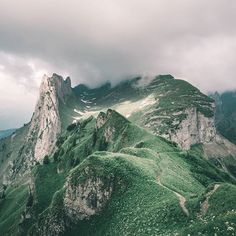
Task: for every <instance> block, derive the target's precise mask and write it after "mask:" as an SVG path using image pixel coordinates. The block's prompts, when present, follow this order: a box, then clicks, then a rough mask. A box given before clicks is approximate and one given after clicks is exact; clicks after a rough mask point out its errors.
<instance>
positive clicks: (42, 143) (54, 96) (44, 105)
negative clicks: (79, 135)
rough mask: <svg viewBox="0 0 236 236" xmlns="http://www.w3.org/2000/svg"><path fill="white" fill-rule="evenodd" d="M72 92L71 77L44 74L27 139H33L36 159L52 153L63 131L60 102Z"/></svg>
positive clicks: (33, 154) (63, 101)
mask: <svg viewBox="0 0 236 236" xmlns="http://www.w3.org/2000/svg"><path fill="white" fill-rule="evenodd" d="M71 93H72V90H71V82H70V79H69V78H67V79H66V81H64V80H63V78H62V77H60V76H58V75H56V74H53V76H52V77H51V78H50V77H47V76H44V77H43V80H42V84H41V86H40V96H39V100H38V102H37V105H36V108H35V112H34V114H33V117H32V120H31V124H30V129H29V133H28V136H27V141H28V142H30V141H33V143H34V145H35V147H34V149H33V152H32V156H33V158H34V159H35V160H36V161H40V160H42V158H43V157H44V156H45V155H47V154H50V153H51V152H52V150H53V149H54V147H55V142H56V140H57V137H58V135H59V134H60V133H61V120H60V114H59V103H60V102H62V103H65V102H66V98H67V97H68V96H69V95H70V94H71Z"/></svg>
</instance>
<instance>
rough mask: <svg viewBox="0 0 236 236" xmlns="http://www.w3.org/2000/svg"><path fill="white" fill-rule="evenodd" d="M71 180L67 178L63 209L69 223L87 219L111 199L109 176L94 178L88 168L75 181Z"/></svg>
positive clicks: (111, 182)
mask: <svg viewBox="0 0 236 236" xmlns="http://www.w3.org/2000/svg"><path fill="white" fill-rule="evenodd" d="M82 175H83V176H82ZM72 179H73V177H69V178H68V180H67V182H66V184H65V189H66V192H65V197H64V209H65V212H66V215H67V216H68V217H69V218H70V219H71V221H72V222H74V223H76V222H78V221H79V220H84V219H89V218H90V217H91V216H93V215H95V214H97V213H99V212H100V211H101V210H102V208H103V207H104V206H105V204H106V203H107V201H108V200H109V199H110V197H111V194H112V191H113V184H114V181H113V178H112V177H111V176H107V177H106V178H105V179H102V178H101V177H99V176H96V173H95V172H94V170H92V169H91V168H89V167H86V168H85V170H84V173H83V172H82V173H81V175H80V176H78V177H77V179H75V180H74V181H73V180H72ZM80 179H82V181H80ZM84 179H85V180H84ZM74 182H76V184H75V183H74Z"/></svg>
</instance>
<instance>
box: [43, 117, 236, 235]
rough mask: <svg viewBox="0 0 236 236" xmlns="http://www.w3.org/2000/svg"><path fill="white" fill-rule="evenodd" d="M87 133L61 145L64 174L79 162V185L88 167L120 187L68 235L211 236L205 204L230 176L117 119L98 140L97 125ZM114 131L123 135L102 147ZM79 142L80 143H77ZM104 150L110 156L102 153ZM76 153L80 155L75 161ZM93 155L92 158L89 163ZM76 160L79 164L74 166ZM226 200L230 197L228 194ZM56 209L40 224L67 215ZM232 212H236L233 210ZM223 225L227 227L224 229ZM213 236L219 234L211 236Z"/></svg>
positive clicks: (87, 128) (72, 133)
mask: <svg viewBox="0 0 236 236" xmlns="http://www.w3.org/2000/svg"><path fill="white" fill-rule="evenodd" d="M82 127H83V128H82V129H81V127H80V128H79V127H76V126H74V128H73V129H72V130H71V131H69V132H67V134H66V135H65V137H64V142H62V143H61V144H60V145H59V148H60V149H61V148H62V147H63V149H64V151H63V152H64V154H63V155H62V156H60V155H59V164H58V165H59V168H60V169H61V171H62V170H64V171H65V173H68V171H69V170H70V168H73V165H74V163H75V160H76V159H77V158H79V161H78V162H79V163H80V164H78V165H77V166H76V167H75V168H74V169H72V170H71V171H70V172H69V173H70V175H71V176H73V179H74V181H75V184H76V181H80V180H82V181H83V179H85V178H87V177H88V176H87V177H86V176H83V173H84V172H83V170H84V169H85V168H86V167H87V166H90V167H92V168H94V169H95V170H96V171H95V173H96V175H97V176H99V177H104V178H105V177H106V176H107V175H109V174H112V175H113V176H115V177H116V178H117V179H118V180H119V181H117V182H116V184H115V186H116V188H115V190H114V192H113V195H112V198H111V200H110V201H109V203H108V204H107V206H106V207H105V209H104V210H103V211H102V212H101V214H99V215H97V216H94V217H92V218H91V219H90V220H89V221H88V220H84V221H81V222H79V223H78V225H76V226H74V227H73V228H72V229H70V230H68V231H67V232H66V235H111V234H112V235H156V234H164V235H167V234H170V235H173V233H174V232H176V233H184V234H187V233H188V232H190V231H191V230H188V227H189V226H190V225H191V227H192V228H194V227H195V230H198V231H202V232H203V231H204V230H205V228H206V227H207V225H205V226H202V224H201V220H199V219H198V218H197V213H198V211H199V204H200V200H201V199H202V198H203V196H204V194H205V191H206V188H207V186H209V185H210V184H213V183H214V182H222V183H224V182H225V181H226V178H225V174H224V173H222V172H220V171H218V170H217V169H216V168H215V167H213V166H212V165H211V164H210V163H208V162H207V161H206V160H203V159H201V158H199V160H198V161H197V162H196V161H195V157H194V156H193V155H192V154H191V153H186V152H181V150H179V149H177V148H176V147H175V146H174V145H173V144H172V143H170V142H167V141H165V140H163V139H161V138H158V137H155V136H153V135H151V134H150V133H148V132H147V131H145V130H143V129H141V128H139V127H138V126H135V125H133V124H132V123H130V122H128V121H127V120H126V119H124V118H123V117H121V116H119V114H117V113H114V114H113V116H112V118H111V119H110V120H108V122H107V123H106V124H105V125H104V126H103V127H101V128H100V130H99V131H98V132H97V133H96V138H95V137H94V129H93V127H94V119H90V120H89V121H86V122H85V123H84V124H83V125H82ZM108 127H115V128H117V130H115V132H114V136H113V138H112V139H111V140H110V141H109V143H107V144H106V145H104V143H103V145H101V143H102V142H103V135H104V132H105V130H106V129H107V128H108ZM81 131H83V132H81ZM81 133H83V134H85V135H82V134H81ZM74 137H76V140H78V143H76V142H74V141H72V140H74ZM72 144H73V145H72ZM84 147H86V148H84ZM101 147H103V149H104V150H101V151H96V150H97V149H98V148H101ZM83 150H84V151H83ZM71 152H74V154H73V155H72V156H71ZM87 153H88V155H90V154H92V155H90V156H89V157H87V156H88V155H87ZM86 155H87V156H86ZM71 158H72V159H74V160H73V161H71ZM78 162H77V163H78ZM61 163H63V164H61ZM50 165H53V164H50ZM62 166H63V167H64V168H62ZM203 169H204V171H203ZM158 176H161V182H162V184H163V185H165V186H166V187H167V188H163V187H162V186H160V185H159V184H158V182H157V177H158ZM90 177H91V176H90ZM51 178H52V177H50V179H51ZM44 181H46V180H44ZM173 191H176V192H178V193H179V194H181V195H183V196H184V197H185V198H186V200H187V202H186V207H187V208H188V209H189V212H190V217H187V216H186V215H185V214H184V212H183V210H182V209H181V207H180V205H179V199H178V198H177V196H176V195H175V194H174V192H173ZM228 191H229V190H228ZM222 195H223V196H224V197H226V196H227V195H226V191H223V192H222ZM61 197H63V195H61ZM50 199H52V197H51V195H50ZM59 202H60V200H59ZM49 204H50V201H48V205H49ZM54 205H55V204H52V205H51V206H50V208H48V210H46V211H45V212H44V213H43V214H41V216H40V218H41V221H40V222H44V221H43V220H42V219H44V218H45V219H46V218H47V217H48V216H50V214H51V212H52V211H58V210H59V211H61V210H60V209H61V207H59V208H58V205H57V204H56V208H55V207H54ZM45 206H46V205H45ZM228 208H229V209H232V208H233V206H232V205H229V207H228ZM56 209H57V210H56ZM212 211H215V210H214V209H212ZM222 212H223V214H226V212H225V211H224V209H223V210H222ZM191 220H194V222H195V226H192V223H191ZM220 222H222V221H219V222H218V223H219V224H220ZM199 225H200V226H201V227H199ZM183 229H184V231H183ZM213 231H214V229H212V231H211V232H213Z"/></svg>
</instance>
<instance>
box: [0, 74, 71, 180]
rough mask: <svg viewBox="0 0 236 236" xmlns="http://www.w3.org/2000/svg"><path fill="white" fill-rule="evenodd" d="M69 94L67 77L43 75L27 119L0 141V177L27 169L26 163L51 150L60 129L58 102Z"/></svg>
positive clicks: (11, 177) (20, 172)
mask: <svg viewBox="0 0 236 236" xmlns="http://www.w3.org/2000/svg"><path fill="white" fill-rule="evenodd" d="M71 94H72V89H71V81H70V78H67V79H66V80H64V79H63V78H62V77H61V76H58V75H56V74H53V76H52V77H47V76H44V77H43V79H42V83H41V86H40V93H39V99H38V102H37V104H36V107H35V111H34V113H33V116H32V119H31V121H30V123H29V124H27V125H25V126H24V127H23V128H21V129H19V130H17V131H16V133H15V134H13V135H12V136H10V137H8V138H7V139H5V140H2V142H1V143H0V147H1V146H3V147H4V150H3V148H0V157H1V158H2V160H3V161H4V162H3V161H2V162H3V164H2V167H1V170H2V173H3V174H2V175H0V179H3V181H4V182H5V183H8V182H11V181H12V180H15V179H16V176H18V175H24V174H27V173H29V172H30V168H29V167H30V166H32V165H33V164H35V163H36V162H41V161H42V159H43V158H44V156H45V155H50V154H51V153H52V151H53V150H54V148H55V144H56V141H57V137H58V136H59V135H60V133H61V129H62V122H61V117H60V106H61V104H62V105H63V104H66V101H67V99H68V98H69V97H70V96H71Z"/></svg>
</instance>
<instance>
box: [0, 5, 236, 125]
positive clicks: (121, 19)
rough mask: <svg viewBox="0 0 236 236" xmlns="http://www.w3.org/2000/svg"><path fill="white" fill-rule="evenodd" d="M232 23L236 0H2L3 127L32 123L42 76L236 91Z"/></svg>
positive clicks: (0, 101)
mask: <svg viewBox="0 0 236 236" xmlns="http://www.w3.org/2000/svg"><path fill="white" fill-rule="evenodd" d="M235 24H236V1H235V0H74V1H73V0H64V1H63V0H37V1H36V0H21V1H17V0H0V129H5V128H10V127H18V126H21V124H22V123H24V122H28V121H29V119H30V117H31V115H32V112H33V109H34V105H35V102H36V99H37V93H38V91H37V88H38V86H39V84H40V79H41V77H42V75H43V74H44V73H47V74H49V75H51V74H52V73H53V72H56V73H58V74H62V75H63V76H67V75H69V76H70V77H71V78H72V82H73V84H74V85H75V84H78V83H86V84H88V85H90V86H93V87H94V86H96V85H98V84H101V83H102V82H104V81H107V80H111V81H112V83H114V84H115V83H117V82H118V81H120V80H122V79H124V78H125V77H127V76H130V75H136V74H144V75H154V74H166V73H168V74H169V73H170V74H172V75H174V76H175V77H176V78H182V79H185V80H188V81H189V82H191V83H193V84H194V85H195V86H198V87H199V88H200V89H201V90H202V91H204V92H207V91H214V90H219V91H224V90H227V89H236V80H235V76H236V25H235Z"/></svg>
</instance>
